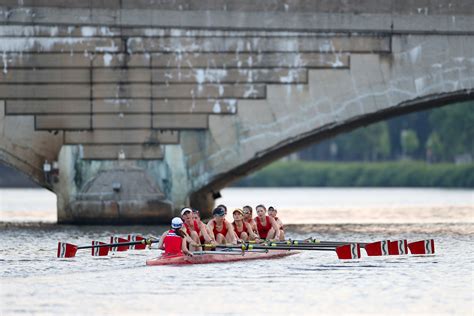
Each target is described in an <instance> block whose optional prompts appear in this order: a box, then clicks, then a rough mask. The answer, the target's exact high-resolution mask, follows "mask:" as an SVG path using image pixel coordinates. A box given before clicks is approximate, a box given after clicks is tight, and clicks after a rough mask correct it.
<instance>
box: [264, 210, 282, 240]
mask: <svg viewBox="0 0 474 316" xmlns="http://www.w3.org/2000/svg"><path fill="white" fill-rule="evenodd" d="M277 213H278V211H277V210H276V208H274V207H273V206H270V207H269V208H268V216H270V217H273V219H274V220H275V221H276V223H277V225H278V229H279V230H280V240H281V241H283V240H285V228H284V227H283V222H282V221H281V219H279V218H278V217H277Z"/></svg>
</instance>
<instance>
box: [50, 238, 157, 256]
mask: <svg viewBox="0 0 474 316" xmlns="http://www.w3.org/2000/svg"><path fill="white" fill-rule="evenodd" d="M124 240H127V239H124ZM157 242H159V240H157V239H155V240H152V239H141V240H138V241H127V242H116V243H109V244H106V243H103V242H100V241H92V245H87V246H76V245H73V244H69V243H63V242H58V253H57V256H58V258H72V257H74V256H75V255H76V252H77V250H78V249H92V255H93V256H106V255H107V254H108V252H109V251H110V249H111V248H115V247H125V246H127V249H128V246H131V245H145V246H151V244H153V243H157ZM97 249H99V250H97ZM100 249H103V250H100Z"/></svg>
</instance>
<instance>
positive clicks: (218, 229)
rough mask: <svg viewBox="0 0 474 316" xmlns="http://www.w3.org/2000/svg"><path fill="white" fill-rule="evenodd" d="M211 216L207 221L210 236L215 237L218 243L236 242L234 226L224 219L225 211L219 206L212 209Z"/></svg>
mask: <svg viewBox="0 0 474 316" xmlns="http://www.w3.org/2000/svg"><path fill="white" fill-rule="evenodd" d="M212 215H213V218H212V219H211V220H210V221H209V223H207V227H208V228H209V232H210V233H211V238H213V239H215V240H216V241H217V243H218V244H226V243H230V244H236V243H237V241H236V239H235V233H234V227H232V225H231V224H230V223H229V222H228V221H226V220H225V211H224V209H223V208H221V207H217V208H215V209H214V211H212Z"/></svg>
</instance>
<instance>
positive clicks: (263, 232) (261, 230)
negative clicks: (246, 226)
mask: <svg viewBox="0 0 474 316" xmlns="http://www.w3.org/2000/svg"><path fill="white" fill-rule="evenodd" d="M255 221H256V222H257V229H258V235H259V236H260V238H263V239H265V238H267V235H268V231H269V230H270V229H271V228H272V223H270V218H269V217H268V216H265V221H266V222H267V224H266V225H265V226H263V225H262V222H260V218H259V217H258V216H257V217H255Z"/></svg>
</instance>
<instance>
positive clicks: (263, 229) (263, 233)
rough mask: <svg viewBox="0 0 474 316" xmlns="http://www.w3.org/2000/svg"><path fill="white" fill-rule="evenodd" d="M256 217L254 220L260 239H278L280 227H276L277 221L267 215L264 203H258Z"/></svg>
mask: <svg viewBox="0 0 474 316" xmlns="http://www.w3.org/2000/svg"><path fill="white" fill-rule="evenodd" d="M255 209H256V210H257V217H255V222H256V223H257V230H258V235H259V236H260V238H262V239H269V240H272V239H276V240H278V239H280V229H279V228H278V224H277V222H276V221H275V220H274V219H273V217H270V216H268V215H267V214H266V213H267V209H266V208H265V206H264V205H262V204H260V205H258V206H257V207H256V208H255Z"/></svg>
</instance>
